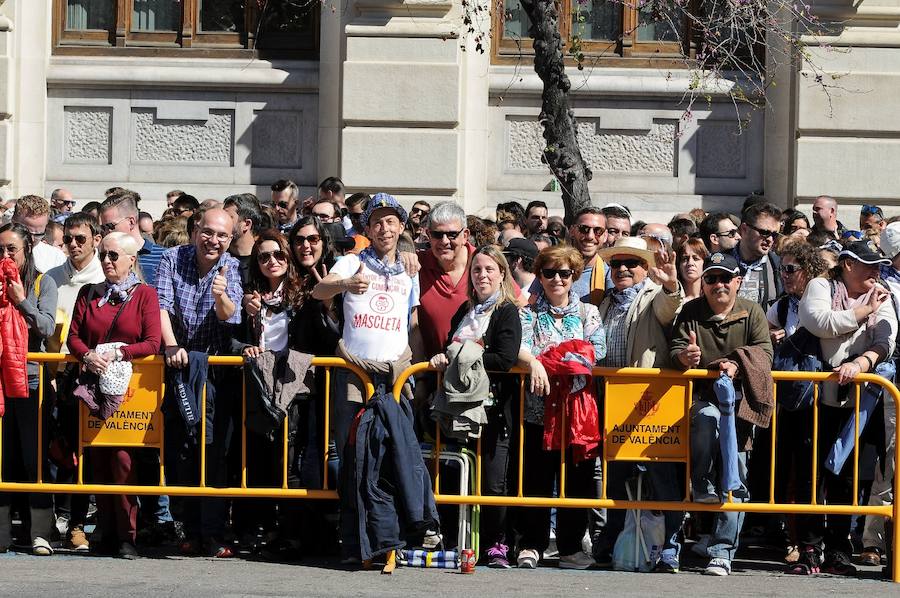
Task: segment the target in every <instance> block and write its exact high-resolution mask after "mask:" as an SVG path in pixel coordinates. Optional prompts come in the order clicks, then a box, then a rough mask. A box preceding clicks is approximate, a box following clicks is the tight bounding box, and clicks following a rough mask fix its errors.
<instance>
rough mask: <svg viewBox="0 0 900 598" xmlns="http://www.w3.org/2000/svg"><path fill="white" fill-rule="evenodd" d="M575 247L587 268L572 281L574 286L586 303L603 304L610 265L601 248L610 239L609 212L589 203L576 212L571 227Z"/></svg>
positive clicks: (573, 288) (572, 241) (570, 232)
mask: <svg viewBox="0 0 900 598" xmlns="http://www.w3.org/2000/svg"><path fill="white" fill-rule="evenodd" d="M569 239H570V241H571V243H572V247H574V248H575V249H577V250H578V253H580V254H581V257H582V258H583V259H584V270H583V271H582V273H581V276H579V277H578V280H576V281H575V282H574V283H573V284H572V290H573V291H575V293H576V294H577V295H578V296H579V297H580V298H581V300H582V301H583V302H584V303H591V304H593V305H600V301H602V300H603V293H604V291H605V289H606V266H605V264H604V263H603V260H602V259H601V258H599V257H598V256H597V252H598V251H600V249H601V248H602V247H603V246H604V244H605V243H606V216H604V215H603V211H602V210H601V209H600V208H595V207H593V206H588V207H586V208H582V209H581V210H579V211H578V213H577V214H575V223H574V224H573V225H572V226H571V227H569Z"/></svg>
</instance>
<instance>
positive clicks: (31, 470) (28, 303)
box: [0, 223, 57, 556]
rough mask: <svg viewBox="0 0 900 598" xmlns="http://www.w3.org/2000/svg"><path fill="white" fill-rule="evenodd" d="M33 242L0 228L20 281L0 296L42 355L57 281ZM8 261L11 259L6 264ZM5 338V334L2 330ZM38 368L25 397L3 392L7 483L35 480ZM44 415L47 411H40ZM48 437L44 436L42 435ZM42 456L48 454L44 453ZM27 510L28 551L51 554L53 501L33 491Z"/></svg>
mask: <svg viewBox="0 0 900 598" xmlns="http://www.w3.org/2000/svg"><path fill="white" fill-rule="evenodd" d="M31 250H32V238H31V234H30V232H29V231H28V229H27V228H25V227H24V226H22V225H21V224H16V223H10V224H5V225H3V226H2V227H0V263H5V266H6V267H9V266H12V267H14V268H15V270H16V271H18V280H15V279H14V278H13V277H7V278H4V279H3V280H0V296H2V299H3V301H4V302H5V301H9V304H10V305H12V306H14V307H15V309H16V311H17V312H18V313H19V315H21V316H22V318H24V320H25V324H26V325H27V326H28V351H32V352H38V353H40V352H43V351H45V350H46V349H45V342H46V340H47V337H49V336H50V335H51V334H53V330H54V329H55V327H56V323H55V318H56V300H57V291H56V283H55V282H54V281H53V279H52V278H50V277H49V276H44V275H42V274H40V273H39V272H38V270H37V268H36V267H35V265H34V257H33V256H32V252H31ZM6 260H12V264H9V263H8V262H7V261H6ZM0 332H2V333H3V334H7V333H6V331H5V330H4V331H0ZM38 367H39V366H38V364H37V363H33V362H28V365H27V367H26V369H27V382H28V395H27V396H21V397H17V396H10V394H9V392H10V389H9V388H7V389H6V391H5V392H6V395H5V396H6V400H5V409H6V412H5V414H4V415H3V417H2V418H0V420H2V426H3V471H2V476H3V477H2V479H3V480H6V481H22V482H35V481H37V474H38V467H39V466H40V464H39V463H38V458H37V454H38V453H37V449H38V438H39V437H40V436H41V434H40V432H39V430H38V426H39V425H46V421H45V422H41V421H39V420H38ZM43 415H44V417H45V418H46V417H47V416H48V415H49V409H46V408H45V409H44V412H43ZM43 437H44V438H46V436H43ZM44 454H45V455H46V452H44ZM11 499H12V495H11V494H9V493H0V552H6V551H7V550H8V549H9V547H10V545H11V544H12V535H11V534H12V520H11V518H10V516H11V513H10V503H11ZM27 500H28V506H29V509H30V511H31V529H30V530H29V531H30V538H29V540H31V550H32V553H33V554H35V555H40V556H47V555H51V554H53V549H52V548H51V547H50V543H49V541H48V540H49V539H50V530H51V525H52V521H53V519H52V515H53V509H52V504H53V502H52V497H51V495H49V494H38V493H34V492H31V493H29V494H28V495H27Z"/></svg>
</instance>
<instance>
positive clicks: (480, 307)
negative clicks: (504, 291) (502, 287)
mask: <svg viewBox="0 0 900 598" xmlns="http://www.w3.org/2000/svg"><path fill="white" fill-rule="evenodd" d="M499 298H500V291H497V292H496V293H494V294H493V295H491V296H490V297H488V298H487V299H485V300H484V303H479V304H477V305H476V306H475V308H474V310H473V311H474V312H475V315H476V316H480V315H481V314H483V313H485V312H486V311H488V310H491V309H494V306H495V305H497V300H498V299H499Z"/></svg>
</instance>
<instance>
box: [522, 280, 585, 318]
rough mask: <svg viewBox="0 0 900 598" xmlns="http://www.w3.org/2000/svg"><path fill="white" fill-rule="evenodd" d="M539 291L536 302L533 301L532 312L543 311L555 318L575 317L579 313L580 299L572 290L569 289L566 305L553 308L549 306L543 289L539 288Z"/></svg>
mask: <svg viewBox="0 0 900 598" xmlns="http://www.w3.org/2000/svg"><path fill="white" fill-rule="evenodd" d="M540 289H541V290H540V292H539V293H538V297H537V300H536V301H535V305H534V311H536V312H538V313H540V312H542V311H545V312H547V313H549V314H550V315H551V316H554V317H556V318H563V317H565V316H573V315H575V316H577V315H578V314H579V313H580V312H579V310H580V306H579V305H578V304H579V303H581V299H579V298H578V294H577V293H576V292H575V291H574V290H572V289H569V303H568V304H566V305H563V306H561V307H555V306H553V305H550V302H549V301H548V300H547V295H546V294H545V293H544V287H540Z"/></svg>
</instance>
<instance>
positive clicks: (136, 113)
mask: <svg viewBox="0 0 900 598" xmlns="http://www.w3.org/2000/svg"><path fill="white" fill-rule="evenodd" d="M131 129H132V131H131V133H132V159H133V161H135V162H171V163H185V162H195V163H196V162H202V163H206V164H220V165H225V166H231V163H232V148H233V147H234V111H233V110H210V111H209V120H207V121H189V120H159V119H157V118H156V111H155V110H154V109H152V108H148V109H143V108H136V109H133V110H132V113H131Z"/></svg>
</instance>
